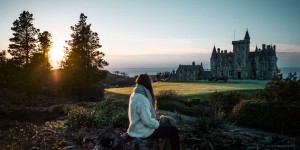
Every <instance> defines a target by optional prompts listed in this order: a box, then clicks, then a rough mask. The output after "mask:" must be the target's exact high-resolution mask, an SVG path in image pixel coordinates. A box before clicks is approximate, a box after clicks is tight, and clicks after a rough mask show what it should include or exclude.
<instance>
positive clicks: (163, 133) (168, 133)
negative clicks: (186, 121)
mask: <svg viewBox="0 0 300 150" xmlns="http://www.w3.org/2000/svg"><path fill="white" fill-rule="evenodd" d="M148 138H151V139H152V138H169V139H170V142H171V145H172V150H179V133H178V129H177V128H176V127H172V126H159V127H158V128H157V129H155V130H154V132H153V133H152V135H150V136H149V137H148Z"/></svg>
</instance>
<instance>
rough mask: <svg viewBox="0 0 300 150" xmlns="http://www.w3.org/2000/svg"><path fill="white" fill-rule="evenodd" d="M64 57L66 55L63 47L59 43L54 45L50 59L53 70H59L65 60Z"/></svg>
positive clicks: (50, 52)
mask: <svg viewBox="0 0 300 150" xmlns="http://www.w3.org/2000/svg"><path fill="white" fill-rule="evenodd" d="M64 55H65V53H64V50H63V46H62V45H60V44H58V43H54V44H53V46H52V48H51V50H50V51H49V59H50V63H51V66H52V67H53V69H57V68H59V65H60V62H61V61H62V60H63V58H64Z"/></svg>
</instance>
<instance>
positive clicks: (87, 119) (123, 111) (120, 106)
mask: <svg viewBox="0 0 300 150" xmlns="http://www.w3.org/2000/svg"><path fill="white" fill-rule="evenodd" d="M127 107H128V104H127V103H126V102H124V101H121V100H105V101H102V102H100V103H99V104H98V105H97V106H96V107H94V108H84V107H76V108H71V109H70V111H69V112H68V115H67V119H66V124H65V125H66V126H67V127H68V129H71V130H78V129H80V128H82V127H87V128H90V127H99V128H103V127H106V126H111V127H127V125H128V124H129V121H128V117H127Z"/></svg>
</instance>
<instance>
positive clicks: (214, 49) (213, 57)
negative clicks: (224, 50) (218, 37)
mask: <svg viewBox="0 0 300 150" xmlns="http://www.w3.org/2000/svg"><path fill="white" fill-rule="evenodd" d="M216 57H217V50H216V46H214V48H213V51H212V53H211V57H210V60H214V59H216Z"/></svg>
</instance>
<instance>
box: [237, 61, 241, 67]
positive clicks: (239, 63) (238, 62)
mask: <svg viewBox="0 0 300 150" xmlns="http://www.w3.org/2000/svg"><path fill="white" fill-rule="evenodd" d="M237 64H238V66H239V67H241V60H240V59H238V60H237Z"/></svg>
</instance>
